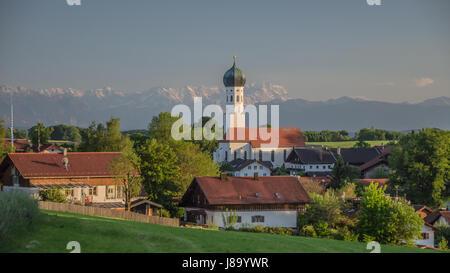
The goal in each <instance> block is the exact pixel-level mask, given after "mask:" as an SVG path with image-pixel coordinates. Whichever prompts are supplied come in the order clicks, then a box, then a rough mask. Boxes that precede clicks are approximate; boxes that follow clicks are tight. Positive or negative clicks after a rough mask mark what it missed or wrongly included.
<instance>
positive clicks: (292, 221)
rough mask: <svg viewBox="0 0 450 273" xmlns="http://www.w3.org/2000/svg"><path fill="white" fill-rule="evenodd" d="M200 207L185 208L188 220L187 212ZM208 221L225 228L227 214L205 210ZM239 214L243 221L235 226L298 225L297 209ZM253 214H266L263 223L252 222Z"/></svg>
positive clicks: (289, 226) (290, 226)
mask: <svg viewBox="0 0 450 273" xmlns="http://www.w3.org/2000/svg"><path fill="white" fill-rule="evenodd" d="M198 209H199V208H185V220H187V212H188V211H190V210H198ZM205 212H206V217H207V219H206V223H207V224H212V223H214V224H215V225H217V226H218V227H221V228H223V227H224V223H223V218H222V214H224V215H227V214H226V212H224V211H212V210H205ZM236 215H237V216H241V223H236V225H235V228H239V227H242V226H256V225H261V226H263V227H288V228H295V227H296V226H297V211H295V210H276V211H275V210H264V211H236ZM252 216H264V222H263V223H252Z"/></svg>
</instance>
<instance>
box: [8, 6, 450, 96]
mask: <svg viewBox="0 0 450 273" xmlns="http://www.w3.org/2000/svg"><path fill="white" fill-rule="evenodd" d="M449 26H450V1H446V0H436V1H420V0H396V1H389V0H382V6H368V5H367V3H366V0H350V1H339V2H338V1H332V0H329V1H325V0H323V1H281V2H274V1H262V0H261V1H257V2H256V1H235V0H229V1H226V2H216V1H205V0H199V1H195V2H194V1H167V2H166V1H164V2H153V1H152V2H150V1H142V0H141V1H138V0H136V1H119V0H108V1H106V0H96V1H90V0H81V6H78V7H77V6H68V5H67V4H66V1H65V0H43V1H25V0H14V1H1V2H0V35H1V37H2V40H1V41H0V60H2V61H1V62H0V84H6V85H9V86H24V87H26V88H30V89H49V88H74V89H79V90H89V89H97V88H102V87H105V86H110V87H112V88H113V89H117V90H121V91H126V92H139V91H145V90H148V89H150V88H154V87H167V88H181V87H185V86H208V87H210V86H218V87H219V88H223V85H222V76H223V74H224V72H225V71H226V70H227V69H228V68H229V67H230V66H231V65H232V62H233V59H232V56H233V55H237V64H238V66H239V67H240V68H241V69H242V70H243V71H244V73H245V74H246V76H247V80H248V82H256V83H258V84H261V83H262V82H264V81H266V82H271V83H273V84H277V85H281V86H284V87H285V88H286V89H287V91H288V93H289V96H290V97H291V98H301V99H306V100H310V101H324V100H328V99H335V98H339V97H343V96H348V97H353V98H355V97H356V98H358V97H359V98H364V99H368V100H377V101H386V102H410V103H417V102H421V101H423V100H426V99H430V98H436V97H441V96H447V97H448V96H449V93H450V92H449V90H450V36H449V35H448V30H449V29H448V27H449Z"/></svg>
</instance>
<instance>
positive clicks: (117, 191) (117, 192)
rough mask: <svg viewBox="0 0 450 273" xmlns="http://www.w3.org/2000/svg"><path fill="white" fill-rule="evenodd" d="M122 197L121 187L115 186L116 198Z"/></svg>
mask: <svg viewBox="0 0 450 273" xmlns="http://www.w3.org/2000/svg"><path fill="white" fill-rule="evenodd" d="M122 197H123V186H116V198H122Z"/></svg>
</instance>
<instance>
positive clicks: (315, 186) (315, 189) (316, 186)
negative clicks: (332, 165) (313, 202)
mask: <svg viewBox="0 0 450 273" xmlns="http://www.w3.org/2000/svg"><path fill="white" fill-rule="evenodd" d="M301 184H302V186H303V188H304V189H305V191H306V192H307V193H308V194H311V193H315V194H324V193H325V186H323V185H322V184H320V183H319V182H316V181H313V180H312V179H311V180H306V181H302V182H301Z"/></svg>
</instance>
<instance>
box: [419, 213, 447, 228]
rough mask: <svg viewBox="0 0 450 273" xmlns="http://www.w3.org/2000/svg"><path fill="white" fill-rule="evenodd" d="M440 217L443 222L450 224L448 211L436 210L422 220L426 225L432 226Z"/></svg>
mask: <svg viewBox="0 0 450 273" xmlns="http://www.w3.org/2000/svg"><path fill="white" fill-rule="evenodd" d="M441 216H442V217H443V218H444V219H445V221H447V223H450V211H447V210H436V211H433V212H432V213H430V214H428V216H427V217H425V218H424V219H423V220H424V221H425V222H426V223H428V224H430V225H432V224H434V222H436V221H437V220H438V219H439V217H441Z"/></svg>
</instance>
